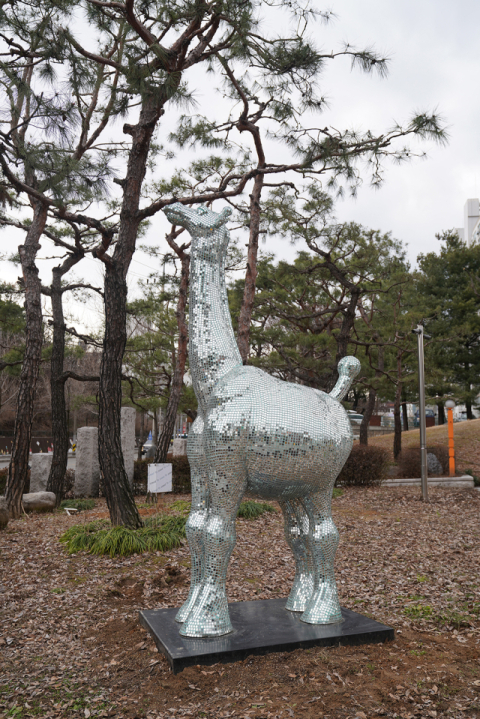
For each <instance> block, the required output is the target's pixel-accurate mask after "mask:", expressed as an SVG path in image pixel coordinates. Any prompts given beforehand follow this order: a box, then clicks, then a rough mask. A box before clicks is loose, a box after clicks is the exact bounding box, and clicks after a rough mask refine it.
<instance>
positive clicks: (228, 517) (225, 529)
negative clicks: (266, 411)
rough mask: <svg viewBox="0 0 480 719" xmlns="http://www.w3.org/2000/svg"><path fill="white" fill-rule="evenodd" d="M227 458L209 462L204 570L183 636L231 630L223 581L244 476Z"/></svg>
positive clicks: (233, 542)
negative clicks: (208, 497)
mask: <svg viewBox="0 0 480 719" xmlns="http://www.w3.org/2000/svg"><path fill="white" fill-rule="evenodd" d="M222 454H223V453H222ZM228 459H229V461H228V462H225V457H223V458H222V461H221V462H220V461H213V462H209V481H208V484H209V491H210V505H209V510H208V518H207V521H206V524H205V528H204V534H203V540H204V548H205V554H204V571H203V578H202V585H201V588H200V591H199V593H198V595H197V598H196V601H195V603H194V605H193V607H192V609H191V610H190V613H189V614H188V617H187V618H186V620H185V623H184V624H183V626H182V628H181V629H180V634H181V635H182V636H185V637H213V636H221V635H222V634H228V633H229V632H232V631H233V627H232V624H231V622H230V616H229V612H228V601H227V594H226V587H225V584H226V578H227V569H228V562H229V560H230V556H231V554H232V551H233V548H234V546H235V542H236V532H235V520H236V518H237V511H238V507H239V505H240V502H241V500H242V497H243V495H244V493H245V488H246V484H247V478H246V472H245V468H244V467H243V466H242V464H243V463H241V462H238V466H235V465H236V464H237V463H236V462H235V460H234V459H233V458H228ZM225 465H227V468H226V467H225Z"/></svg>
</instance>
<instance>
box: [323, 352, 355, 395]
mask: <svg viewBox="0 0 480 719" xmlns="http://www.w3.org/2000/svg"><path fill="white" fill-rule="evenodd" d="M359 372H360V360H358V359H357V358H356V357H343V359H341V360H340V362H339V363H338V380H337V384H336V385H335V387H334V388H333V389H332V391H331V392H330V393H329V394H330V397H333V399H336V400H338V401H339V402H341V401H342V399H343V398H344V397H345V395H346V394H347V392H348V390H349V389H350V387H351V385H352V382H353V380H354V379H355V377H356V376H357V374H358V373H359Z"/></svg>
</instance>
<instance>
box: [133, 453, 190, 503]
mask: <svg viewBox="0 0 480 719" xmlns="http://www.w3.org/2000/svg"><path fill="white" fill-rule="evenodd" d="M168 461H169V462H170V463H171V465H172V491H173V492H174V493H175V494H190V492H191V491H192V485H191V481H190V464H189V462H188V458H187V457H172V456H171V455H169V457H168ZM151 462H153V459H141V460H137V461H136V462H135V464H134V469H133V487H134V494H145V493H146V492H147V483H148V465H149V464H150V463H151Z"/></svg>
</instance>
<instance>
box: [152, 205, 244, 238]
mask: <svg viewBox="0 0 480 719" xmlns="http://www.w3.org/2000/svg"><path fill="white" fill-rule="evenodd" d="M163 211H164V213H165V215H166V216H167V219H168V220H169V221H170V222H171V223H172V225H180V226H181V227H184V228H185V229H186V230H187V232H188V233H189V234H190V235H191V237H192V241H193V247H194V249H195V248H196V247H197V245H201V246H210V247H211V249H214V248H215V247H217V248H219V247H221V246H223V245H224V246H225V247H224V248H225V249H226V246H227V245H228V239H229V236H228V230H227V228H226V227H225V223H226V222H227V220H228V218H229V217H230V215H231V214H232V211H231V209H230V208H229V207H225V208H224V209H223V210H222V211H221V212H220V213H218V212H213V211H212V210H209V209H208V208H207V207H203V206H200V207H197V208H193V207H186V206H185V205H181V204H180V203H179V202H175V204H173V205H168V206H167V207H165V208H164V210H163Z"/></svg>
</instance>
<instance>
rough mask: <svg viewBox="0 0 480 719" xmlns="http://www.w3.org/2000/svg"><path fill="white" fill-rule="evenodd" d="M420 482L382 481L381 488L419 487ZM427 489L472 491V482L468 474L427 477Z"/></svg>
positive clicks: (403, 480)
mask: <svg viewBox="0 0 480 719" xmlns="http://www.w3.org/2000/svg"><path fill="white" fill-rule="evenodd" d="M421 484H422V480H421V479H420V478H414V479H384V480H383V482H382V487H417V486H418V487H420V486H421ZM428 486H429V487H448V488H454V489H473V488H474V486H475V485H474V481H473V477H471V476H470V475H469V474H464V475H462V476H461V477H429V478H428Z"/></svg>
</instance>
